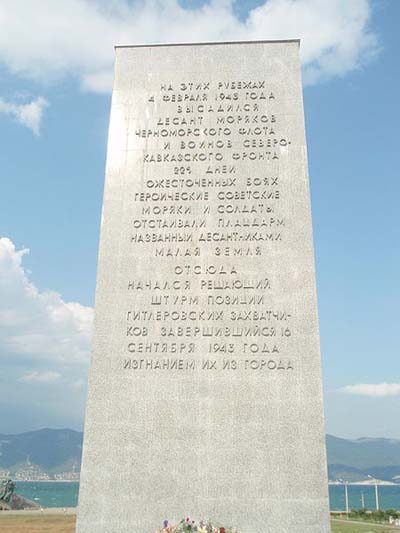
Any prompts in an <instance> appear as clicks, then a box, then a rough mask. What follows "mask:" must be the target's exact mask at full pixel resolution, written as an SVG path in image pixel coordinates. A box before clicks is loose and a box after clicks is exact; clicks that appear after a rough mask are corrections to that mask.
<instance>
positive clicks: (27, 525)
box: [0, 509, 400, 533]
mask: <svg viewBox="0 0 400 533" xmlns="http://www.w3.org/2000/svg"><path fill="white" fill-rule="evenodd" d="M75 514H76V509H46V510H44V511H4V512H0V532H7V533H31V532H32V533H75V520H76V516H75ZM395 531H398V532H400V528H392V527H387V526H378V525H373V524H360V523H356V522H350V521H348V522H347V521H342V520H332V533H394V532H395Z"/></svg>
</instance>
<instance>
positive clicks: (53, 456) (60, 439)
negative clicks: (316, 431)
mask: <svg viewBox="0 0 400 533" xmlns="http://www.w3.org/2000/svg"><path fill="white" fill-rule="evenodd" d="M82 440H83V434H82V433H81V432H79V431H72V430H70V429H41V430H39V431H30V432H28V433H20V434H19V435H2V434H0V477H3V476H4V475H6V473H7V472H9V473H10V475H12V476H13V477H14V478H15V479H17V480H18V479H20V480H22V479H57V478H58V479H77V478H78V476H79V471H80V466H81V455H82ZM326 444H327V452H328V465H329V466H328V469H329V478H330V479H332V480H335V479H339V478H341V479H345V480H347V481H361V480H364V479H366V478H367V476H368V475H371V476H373V477H375V478H377V479H382V480H385V481H392V482H397V483H400V440H396V439H367V438H363V439H357V440H347V439H341V438H338V437H334V436H332V435H327V436H326Z"/></svg>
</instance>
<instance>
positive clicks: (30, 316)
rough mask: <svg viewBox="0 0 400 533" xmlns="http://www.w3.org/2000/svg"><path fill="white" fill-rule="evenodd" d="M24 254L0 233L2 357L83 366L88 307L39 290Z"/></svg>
mask: <svg viewBox="0 0 400 533" xmlns="http://www.w3.org/2000/svg"><path fill="white" fill-rule="evenodd" d="M27 253H28V250H27V249H23V250H16V248H15V246H14V244H13V242H12V241H11V240H10V239H7V238H0V357H1V356H2V355H3V356H5V357H7V358H8V359H10V357H12V358H19V359H23V360H24V361H31V362H32V365H33V366H34V365H35V364H38V363H40V364H47V363H48V362H49V361H50V362H51V363H52V365H54V364H58V365H60V368H61V367H62V368H68V367H71V366H74V365H75V366H76V365H78V366H80V367H82V366H85V367H86V364H87V361H88V352H89V343H90V337H91V327H92V319H93V310H92V308H90V307H85V306H83V305H81V304H79V303H76V302H65V301H64V300H63V299H62V298H61V296H60V295H59V294H57V293H55V292H49V291H44V292H41V291H39V290H38V289H37V288H36V286H35V285H34V284H33V283H32V282H31V281H30V279H29V277H28V273H27V271H26V270H25V268H24V267H23V265H22V261H23V258H24V256H25V255H26V254H27ZM46 375H47V377H49V376H51V373H49V372H47V374H46ZM35 376H36V375H35V373H33V374H32V375H31V377H32V379H31V381H35ZM37 377H38V376H36V378H37ZM53 377H54V376H53ZM25 381H29V379H26V380H25Z"/></svg>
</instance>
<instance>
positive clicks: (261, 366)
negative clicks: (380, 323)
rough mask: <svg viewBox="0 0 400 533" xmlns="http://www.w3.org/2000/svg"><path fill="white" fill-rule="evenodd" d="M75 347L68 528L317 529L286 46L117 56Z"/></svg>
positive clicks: (315, 375) (299, 175)
mask: <svg viewBox="0 0 400 533" xmlns="http://www.w3.org/2000/svg"><path fill="white" fill-rule="evenodd" d="M92 351H93V355H92V364H91V370H90V381H89V398H88V407H87V421H86V428H85V445H84V458H83V471H82V481H81V493H80V500H79V517H78V531H80V532H89V531H96V532H98V531H110V530H113V531H121V532H125V531H132V530H133V531H135V532H138V533H142V532H143V533H145V532H150V531H154V530H155V528H156V527H157V526H158V525H159V524H161V523H162V520H163V519H164V518H174V519H180V518H181V517H183V516H186V515H187V514H192V515H195V516H198V517H205V518H215V519H217V520H220V521H221V522H223V523H224V524H228V525H229V524H230V525H232V526H236V527H238V528H240V531H242V533H265V532H266V531H271V532H274V533H276V532H279V531H293V528H294V527H295V526H294V524H296V527H297V530H298V528H299V527H300V528H301V531H310V532H311V531H313V532H314V531H315V532H318V533H320V532H322V531H329V526H328V512H327V509H328V499H327V480H326V459H325V447H324V432H323V413H322V393H321V377H320V362H319V339H318V323H317V313H316V293H315V275H314V260H313V247H312V230H311V219H310V206H309V190H308V175H307V160H306V141H305V131H304V118H303V106H302V89H301V81H300V66H299V54H298V42H296V41H289V42H256V43H230V44H219V45H179V46H173V45H172V46H153V47H151V46H150V47H122V48H117V53H116V70H115V84H114V90H113V98H112V109H111V122H110V132H109V142H108V157H107V172H106V185H105V194H104V206H103V220H102V233H101V244H100V253H99V271H98V280H97V293H96V313H95V333H94V340H93V350H92ZM99 461H100V462H99ZM99 468H100V471H99ZM116 487H117V492H116ZM93 494H96V499H95V500H93V497H92V495H93ZM98 494H101V495H104V502H107V504H105V503H104V502H103V501H102V500H101V498H100V500H99V499H98V497H97V495H98ZM299 520H300V521H302V524H301V525H299Z"/></svg>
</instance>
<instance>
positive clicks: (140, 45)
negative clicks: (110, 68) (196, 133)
mask: <svg viewBox="0 0 400 533" xmlns="http://www.w3.org/2000/svg"><path fill="white" fill-rule="evenodd" d="M266 43H268V44H281V43H297V44H298V45H299V46H300V39H272V40H268V39H258V40H255V41H252V40H250V41H202V42H187V43H156V44H116V45H115V46H114V48H156V47H160V46H210V45H212V46H217V45H220V44H266Z"/></svg>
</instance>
